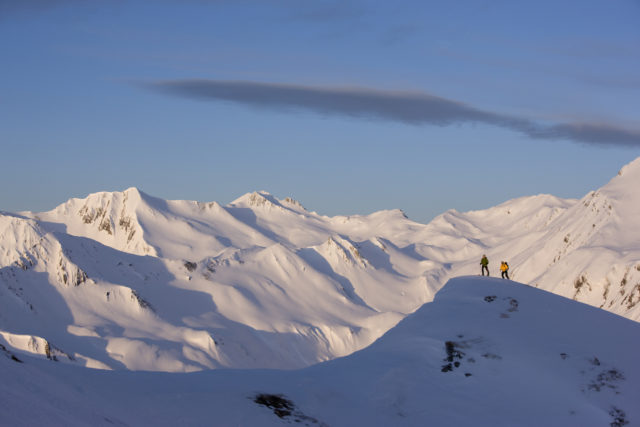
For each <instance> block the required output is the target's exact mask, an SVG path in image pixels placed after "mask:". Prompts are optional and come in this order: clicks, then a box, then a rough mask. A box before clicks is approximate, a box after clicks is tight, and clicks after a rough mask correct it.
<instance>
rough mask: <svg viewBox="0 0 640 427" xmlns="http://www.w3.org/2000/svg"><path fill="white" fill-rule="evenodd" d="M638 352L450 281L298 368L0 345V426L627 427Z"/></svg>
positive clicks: (482, 285)
mask: <svg viewBox="0 0 640 427" xmlns="http://www.w3.org/2000/svg"><path fill="white" fill-rule="evenodd" d="M638 350H640V325H639V324H638V323H636V322H632V321H630V320H627V319H624V318H622V317H619V316H616V315H613V314H611V313H608V312H605V311H603V310H599V309H597V308H593V307H591V306H587V305H584V304H582V303H578V302H575V301H571V300H569V299H565V298H563V297H559V296H556V295H553V294H551V293H547V292H545V291H541V290H538V289H535V288H532V287H528V286H525V285H522V284H518V283H516V282H511V281H506V280H504V281H503V280H500V279H494V278H483V277H460V278H456V279H452V280H450V281H449V282H448V283H447V284H446V285H445V286H444V288H443V289H442V290H441V291H440V292H438V294H437V295H436V297H435V299H434V301H433V302H432V303H428V304H425V305H424V306H423V307H421V308H420V309H419V310H417V311H416V312H415V313H414V314H412V315H410V316H408V317H407V318H406V319H405V320H403V321H402V322H400V323H399V324H398V325H397V326H396V327H395V328H393V329H392V330H390V331H389V332H388V333H387V334H385V335H384V336H383V337H381V338H380V339H379V340H378V341H376V342H375V343H374V344H372V345H371V346H370V347H368V348H366V349H364V350H361V351H359V352H356V353H354V354H352V355H350V356H348V357H345V358H341V359H336V360H333V361H331V362H327V363H323V364H320V365H316V366H313V367H310V368H306V369H301V370H296V371H277V370H217V371H202V372H196V373H190V374H167V373H157V372H156V373H153V372H124V371H94V370H87V369H79V368H77V367H74V366H71V365H61V364H56V363H54V362H50V361H46V360H38V359H33V358H30V357H28V356H22V355H20V359H21V360H22V361H23V362H24V363H19V362H17V361H15V360H12V359H11V356H12V355H11V353H10V352H9V351H8V350H7V349H6V348H4V349H3V348H2V347H0V375H1V376H2V378H3V381H2V382H0V395H2V396H3V398H2V399H1V400H0V424H2V425H37V424H41V423H43V422H45V421H46V422H47V423H48V424H50V425H52V424H57V425H61V424H64V425H139V426H144V425H154V426H161V425H167V426H169V425H172V426H173V425H190V426H198V425H239V426H255V425H283V424H289V423H299V424H302V425H331V426H350V425H381V426H383V425H384V426H388V425H448V426H478V425H491V426H514V425H518V426H541V425H546V426H566V425H575V426H609V425H612V426H622V425H627V424H628V425H637V424H638V423H640V407H638V405H637V402H638V399H639V398H640V366H639V365H638V363H637V355H638ZM4 356H7V357H4Z"/></svg>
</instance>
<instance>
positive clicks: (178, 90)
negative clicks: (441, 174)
mask: <svg viewBox="0 0 640 427" xmlns="http://www.w3.org/2000/svg"><path fill="white" fill-rule="evenodd" d="M144 86H146V87H148V88H151V89H152V90H155V91H159V92H163V93H167V94H170V95H175V96H181V97H187V98H192V99H199V100H205V101H229V102H235V103H240V104H244V105H247V106H252V107H259V108H265V109H270V110H281V111H282V110H286V111H291V110H306V111H312V112H315V113H319V114H323V115H337V116H347V117H356V118H364V119H383V120H390V121H396V122H402V123H408V124H413V125H435V126H448V125H452V124H463V123H479V124H489V125H493V126H498V127H502V128H506V129H510V130H513V131H516V132H520V133H522V134H525V135H527V136H529V137H531V138H535V139H549V140H556V139H564V140H569V141H573V142H579V143H584V144H595V145H616V146H627V147H640V131H632V130H628V129H623V128H619V127H616V126H612V125H606V124H574V123H556V124H551V125H543V124H540V123H537V122H535V121H533V120H529V119H525V118H519V117H512V116H509V115H505V114H498V113H492V112H489V111H483V110H481V109H478V108H474V107H472V106H470V105H467V104H464V103H461V102H457V101H453V100H449V99H445V98H441V97H438V96H434V95H430V94H427V93H424V92H408V91H382V90H375V89H366V88H331V87H316V86H300V85H288V84H273V83H260V82H246V81H220V80H171V81H160V82H154V83H147V84H145V85H144Z"/></svg>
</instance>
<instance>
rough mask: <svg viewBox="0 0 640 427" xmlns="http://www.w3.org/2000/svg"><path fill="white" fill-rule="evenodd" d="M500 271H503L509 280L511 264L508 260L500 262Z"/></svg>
mask: <svg viewBox="0 0 640 427" xmlns="http://www.w3.org/2000/svg"><path fill="white" fill-rule="evenodd" d="M500 271H502V278H503V279H504V278H506V279H507V280H509V264H507V262H506V261H501V262H500Z"/></svg>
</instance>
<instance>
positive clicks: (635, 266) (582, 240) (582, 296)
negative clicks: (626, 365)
mask: <svg viewBox="0 0 640 427" xmlns="http://www.w3.org/2000/svg"><path fill="white" fill-rule="evenodd" d="M638 183H640V159H638V160H635V161H634V162H632V163H630V164H629V165H627V166H625V167H624V168H623V169H622V170H621V171H620V172H619V174H618V176H616V177H615V178H613V179H612V180H611V181H610V182H609V183H608V184H607V185H605V186H604V187H602V188H601V189H599V190H597V191H592V192H590V193H589V194H587V195H586V196H585V197H583V198H582V199H581V200H580V201H578V203H576V204H575V205H573V206H572V207H571V208H570V209H567V210H566V212H564V213H563V214H562V215H560V216H558V218H557V219H556V220H555V221H553V222H552V223H551V224H549V226H548V227H547V231H546V233H544V235H542V236H541V237H540V238H539V239H538V240H537V241H535V242H532V244H531V247H530V248H528V249H525V250H523V251H522V252H521V253H519V254H518V255H516V256H515V260H516V265H518V268H517V270H514V271H517V274H518V276H517V277H518V279H519V280H523V281H525V282H529V283H532V284H534V285H536V286H539V287H541V288H544V289H549V290H551V291H553V292H556V293H559V294H561V295H564V296H566V297H569V298H573V299H577V300H579V301H583V302H586V303H588V304H591V305H595V306H597V307H601V308H604V309H607V310H610V311H613V312H614V313H619V314H622V315H624V316H627V317H629V318H632V319H635V320H640V306H639V305H638V301H640V245H639V243H638V242H640V228H639V227H638V225H639V224H638V222H639V221H640V190H639V189H638Z"/></svg>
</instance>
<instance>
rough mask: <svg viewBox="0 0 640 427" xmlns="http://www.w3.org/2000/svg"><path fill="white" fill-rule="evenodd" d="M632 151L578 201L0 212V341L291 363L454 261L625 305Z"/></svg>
mask: <svg viewBox="0 0 640 427" xmlns="http://www.w3.org/2000/svg"><path fill="white" fill-rule="evenodd" d="M638 182H640V159H637V160H635V161H634V162H632V163H630V164H629V165H627V166H625V167H624V168H623V169H622V170H621V171H620V173H619V175H618V176H616V177H615V178H614V179H613V180H612V181H611V182H610V183H608V184H607V185H605V186H604V187H602V188H601V189H599V190H597V191H594V192H592V193H590V194H588V195H586V196H585V197H584V198H583V199H581V200H562V199H558V198H556V197H553V196H548V195H539V196H532V197H524V198H520V199H515V200H511V201H508V202H505V203H503V204H501V205H499V206H497V207H494V208H491V209H487V210H484V211H475V212H467V213H459V212H456V211H449V212H446V213H444V214H443V215H441V216H439V217H437V218H436V219H434V220H433V221H432V222H431V223H429V224H426V225H424V224H419V223H416V222H414V221H411V220H409V219H408V218H406V216H405V215H404V214H403V213H402V211H400V210H392V211H381V212H376V213H373V214H371V215H366V216H362V215H353V216H337V217H326V216H322V215H319V214H317V213H315V212H309V211H307V210H306V209H305V208H304V207H303V206H302V205H301V204H300V203H298V202H296V201H295V200H293V199H290V198H287V199H284V200H278V199H277V198H275V197H274V196H272V195H270V194H269V193H266V192H255V193H250V194H247V195H244V196H242V197H240V198H239V199H237V200H235V201H234V202H232V203H230V204H229V205H227V206H222V205H220V204H218V203H216V202H211V203H200V202H193V201H166V200H162V199H157V198H154V197H151V196H149V195H147V194H145V193H143V192H141V191H139V190H138V189H135V188H130V189H128V190H126V191H124V192H113V193H106V192H105V193H96V194H92V195H89V196H88V197H87V198H85V199H72V200H69V201H68V202H66V203H64V204H62V205H60V206H58V207H57V208H55V209H53V210H52V211H49V212H43V213H31V212H22V213H18V214H10V213H2V214H0V344H2V345H4V346H5V347H6V348H7V349H10V350H11V351H14V352H17V353H16V354H22V353H24V352H29V353H33V354H39V355H41V356H42V357H49V358H55V359H57V360H61V361H62V360H64V361H68V362H70V363H74V364H78V365H82V366H88V367H94V368H102V369H127V370H156V371H170V372H180V371H197V370H203V369H212V368H221V367H233V368H254V367H267V368H286V369H293V368H300V367H304V366H309V365H312V364H314V363H317V362H319V361H324V360H329V359H333V358H336V357H340V356H345V355H348V354H351V353H353V352H354V351H356V350H359V349H362V348H364V347H366V346H368V345H369V344H371V343H372V342H373V341H375V340H376V339H377V338H378V337H380V336H381V335H382V334H384V333H385V332H386V331H388V330H389V329H390V328H392V327H393V326H394V325H396V324H397V323H398V322H399V321H400V320H402V319H403V318H405V317H406V316H407V315H409V314H410V313H413V312H414V311H415V310H416V309H418V308H419V307H420V306H422V305H423V304H424V303H426V302H429V301H431V300H432V299H433V297H434V295H435V293H436V292H437V291H438V290H439V289H440V288H441V287H442V286H443V285H444V284H445V283H446V282H447V280H448V279H449V278H451V277H455V276H458V275H466V274H478V273H479V260H480V257H481V255H482V254H483V253H486V254H487V255H488V257H489V259H490V261H491V265H490V269H491V272H492V274H493V275H497V274H498V265H499V263H500V260H503V259H505V260H507V261H509V263H510V265H511V267H512V269H511V275H512V278H514V279H516V280H518V281H521V282H524V283H527V284H530V285H532V286H535V287H539V288H541V289H545V290H549V291H551V292H554V293H557V294H560V295H563V296H566V297H569V298H573V299H576V300H578V301H583V302H587V303H589V304H591V305H594V306H596V307H601V308H603V309H605V310H609V311H611V312H613V313H616V314H620V315H622V316H625V317H628V318H629V319H632V320H635V321H638V320H640V305H638V304H637V302H638V301H639V300H640V244H639V243H638V242H640V239H639V237H640V236H638V233H640V231H639V229H638V225H639V224H638V223H639V221H640V219H639V218H640V216H639V215H638V214H639V213H640V212H639V211H640V194H639V192H638V190H637V188H638V185H637V184H638Z"/></svg>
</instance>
